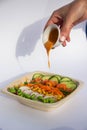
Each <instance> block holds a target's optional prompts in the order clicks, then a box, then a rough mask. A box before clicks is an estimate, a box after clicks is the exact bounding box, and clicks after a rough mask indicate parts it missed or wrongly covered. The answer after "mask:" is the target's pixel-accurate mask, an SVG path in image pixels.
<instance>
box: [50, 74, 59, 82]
mask: <svg viewBox="0 0 87 130" xmlns="http://www.w3.org/2000/svg"><path fill="white" fill-rule="evenodd" d="M49 80H52V81H56V82H57V83H59V80H58V78H57V76H55V75H53V76H51V77H50V78H49Z"/></svg>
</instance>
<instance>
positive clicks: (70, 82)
mask: <svg viewBox="0 0 87 130" xmlns="http://www.w3.org/2000/svg"><path fill="white" fill-rule="evenodd" d="M62 83H64V84H66V85H67V88H70V89H72V90H74V89H76V87H77V84H76V83H74V82H73V81H69V82H62Z"/></svg>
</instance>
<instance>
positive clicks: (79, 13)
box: [45, 0, 87, 46]
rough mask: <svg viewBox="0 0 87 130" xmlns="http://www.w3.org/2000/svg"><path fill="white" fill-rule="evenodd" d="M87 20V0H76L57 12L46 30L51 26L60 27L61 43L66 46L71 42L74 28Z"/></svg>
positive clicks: (52, 16) (49, 21)
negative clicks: (71, 33) (71, 32)
mask: <svg viewBox="0 0 87 130" xmlns="http://www.w3.org/2000/svg"><path fill="white" fill-rule="evenodd" d="M86 19H87V0H75V1H73V2H72V3H70V4H68V5H65V6H63V7H61V8H60V9H58V10H55V11H54V12H53V14H52V15H51V17H50V18H49V20H48V22H47V23H46V26H45V28H46V27H47V26H48V25H50V24H57V25H58V26H60V29H61V31H60V41H61V42H62V45H63V46H66V41H68V42H69V41H70V31H71V29H72V27H73V26H75V25H77V24H79V23H80V22H82V21H84V20H86Z"/></svg>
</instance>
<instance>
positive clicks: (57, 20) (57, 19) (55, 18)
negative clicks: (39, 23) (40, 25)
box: [44, 11, 63, 30]
mask: <svg viewBox="0 0 87 130" xmlns="http://www.w3.org/2000/svg"><path fill="white" fill-rule="evenodd" d="M62 23H63V19H62V17H61V16H60V15H59V14H58V13H57V12H56V11H54V12H53V14H52V15H51V17H50V18H49V20H48V21H47V23H46V25H45V28H44V30H45V29H46V28H47V26H49V25H51V24H57V25H58V26H59V25H60V26H61V25H62Z"/></svg>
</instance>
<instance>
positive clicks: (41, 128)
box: [0, 0, 87, 130]
mask: <svg viewBox="0 0 87 130" xmlns="http://www.w3.org/2000/svg"><path fill="white" fill-rule="evenodd" d="M68 2H71V0H70V1H69V0H68V1H67V0H50V1H49V0H44V1H41V0H37V1H35V0H0V88H3V87H5V86H6V85H7V84H9V83H10V82H12V81H13V80H14V79H17V78H18V77H20V76H22V75H23V74H25V73H27V72H31V71H36V70H40V71H47V72H53V73H58V74H61V75H66V76H70V77H73V78H76V79H79V80H82V81H83V82H84V86H83V88H82V89H81V91H79V93H78V94H77V95H76V96H75V97H73V98H71V99H70V100H69V101H67V102H66V103H65V104H64V105H62V106H61V107H60V108H58V109H57V110H55V111H53V112H43V111H39V110H35V109H32V108H30V107H27V106H24V105H22V104H20V103H19V102H17V101H15V100H13V99H11V98H8V97H7V96H5V95H3V94H2V93H0V130H1V129H2V130H15V129H16V130H19V129H21V130H29V129H32V130H87V123H86V122H87V103H86V99H87V41H86V35H85V22H83V23H81V24H79V25H77V26H76V27H74V28H73V30H72V31H71V42H70V43H68V44H67V46H66V47H62V46H59V47H57V48H55V49H54V50H52V51H51V53H50V61H51V68H50V69H49V68H48V65H47V55H46V51H45V49H44V47H43V44H42V32H43V28H44V25H45V23H46V21H47V19H48V18H49V17H50V15H51V14H52V12H53V11H54V10H55V9H57V8H59V7H61V6H63V5H65V4H67V3H68Z"/></svg>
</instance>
